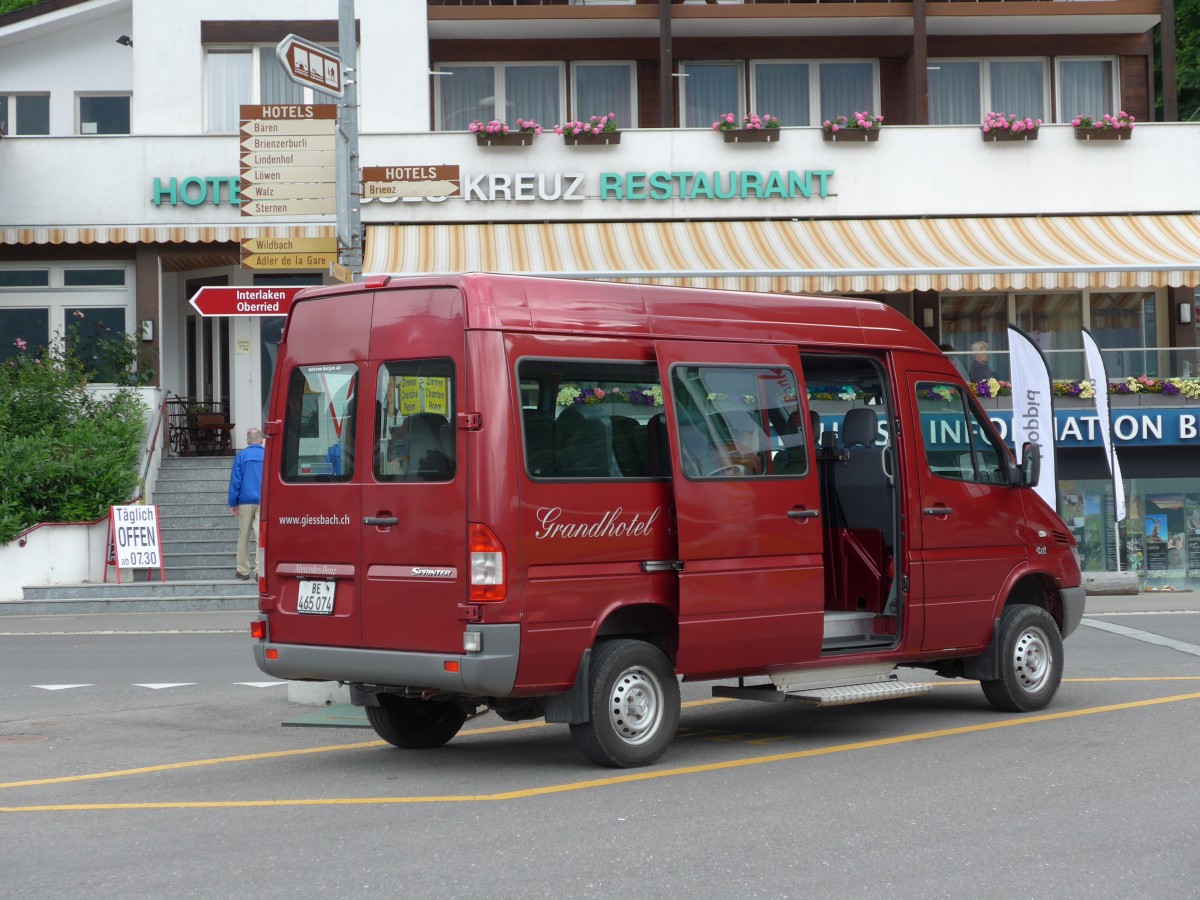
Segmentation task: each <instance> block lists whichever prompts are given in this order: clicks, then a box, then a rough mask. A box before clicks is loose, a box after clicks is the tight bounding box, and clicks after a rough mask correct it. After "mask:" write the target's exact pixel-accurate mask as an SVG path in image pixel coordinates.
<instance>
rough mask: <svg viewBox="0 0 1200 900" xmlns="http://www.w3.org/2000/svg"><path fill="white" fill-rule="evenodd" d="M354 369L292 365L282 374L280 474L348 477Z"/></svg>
mask: <svg viewBox="0 0 1200 900" xmlns="http://www.w3.org/2000/svg"><path fill="white" fill-rule="evenodd" d="M357 408H358V369H357V368H356V367H355V366H354V364H353V363H333V364H331V365H322V366H297V367H296V368H295V369H293V370H292V374H291V376H290V377H289V378H288V387H287V411H286V412H285V414H284V421H283V452H282V454H280V460H281V465H280V469H281V471H280V476H281V477H282V478H283V480H284V481H290V482H308V481H349V480H350V479H351V478H352V477H353V476H354V417H355V410H356V409H357Z"/></svg>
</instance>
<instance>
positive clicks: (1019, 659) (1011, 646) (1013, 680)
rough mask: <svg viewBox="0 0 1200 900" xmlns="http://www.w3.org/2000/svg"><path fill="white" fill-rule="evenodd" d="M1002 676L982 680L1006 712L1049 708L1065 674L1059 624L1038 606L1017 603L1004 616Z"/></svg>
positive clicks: (985, 690)
mask: <svg viewBox="0 0 1200 900" xmlns="http://www.w3.org/2000/svg"><path fill="white" fill-rule="evenodd" d="M996 639H997V640H998V641H1000V677H999V678H996V679H994V680H990V681H983V682H980V684H981V686H982V687H983V693H984V696H986V697H987V698H988V701H989V702H990V703H991V704H992V706H994V707H996V709H999V710H1003V711H1004V712H1033V711H1035V710H1039V709H1045V708H1046V707H1047V706H1048V705H1049V703H1050V701H1051V700H1052V699H1054V695H1055V693H1056V692H1057V691H1058V686H1059V684H1060V683H1061V682H1062V676H1063V662H1064V660H1063V644H1062V636H1061V635H1060V634H1059V632H1058V625H1057V624H1056V623H1055V621H1054V619H1053V617H1051V615H1050V613H1048V612H1046V611H1045V610H1044V609H1042V608H1041V607H1038V606H1029V605H1028V604H1024V603H1022V604H1017V605H1015V606H1009V607H1007V608H1006V609H1005V610H1004V612H1003V613H1002V614H1001V616H1000V627H999V629H998V630H997V635H996Z"/></svg>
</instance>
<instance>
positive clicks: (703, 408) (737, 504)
mask: <svg viewBox="0 0 1200 900" xmlns="http://www.w3.org/2000/svg"><path fill="white" fill-rule="evenodd" d="M657 353H658V360H659V365H660V368H661V371H662V374H663V394H664V398H665V406H666V410H667V419H668V424H669V429H670V439H671V453H672V462H673V467H672V468H673V472H674V491H675V507H676V517H677V520H678V534H679V556H680V559H681V560H682V563H683V570H682V572H681V574H680V598H679V632H680V633H679V642H680V647H679V658H678V663H677V668H678V669H679V671H681V672H683V673H684V674H688V675H692V676H695V677H701V676H719V675H722V674H734V673H738V672H745V671H750V670H753V669H760V670H761V669H762V668H764V667H766V666H769V665H781V664H785V663H791V662H802V661H805V660H812V659H816V658H818V657H819V655H820V648H821V634H822V628H823V610H824V574H823V565H822V521H821V509H820V491H819V488H818V481H817V473H816V469H815V460H814V457H813V452H812V442H811V441H810V440H809V438H808V435H807V431H808V429H807V428H805V427H804V423H807V422H808V415H807V412H806V410H805V409H804V404H802V403H801V401H800V398H801V397H802V396H803V391H804V383H803V378H802V375H801V369H800V357H799V354H798V353H797V350H796V348H795V347H790V346H771V345H764V344H733V343H707V342H691V341H662V342H659V343H658V344H657Z"/></svg>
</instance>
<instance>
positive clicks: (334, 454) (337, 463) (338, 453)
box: [325, 444, 342, 475]
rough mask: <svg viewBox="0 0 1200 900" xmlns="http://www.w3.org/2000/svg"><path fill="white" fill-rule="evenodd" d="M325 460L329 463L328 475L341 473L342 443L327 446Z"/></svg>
mask: <svg viewBox="0 0 1200 900" xmlns="http://www.w3.org/2000/svg"><path fill="white" fill-rule="evenodd" d="M325 462H327V463H328V464H329V474H330V475H341V474H342V445H341V444H333V445H331V446H330V448H329V452H328V453H326V454H325Z"/></svg>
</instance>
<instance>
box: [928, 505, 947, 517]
mask: <svg viewBox="0 0 1200 900" xmlns="http://www.w3.org/2000/svg"><path fill="white" fill-rule="evenodd" d="M923 512H924V513H925V515H927V516H948V515H950V513H952V512H954V510H952V509H951V508H950V507H948V506H927V507H925V509H924V510H923Z"/></svg>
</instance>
